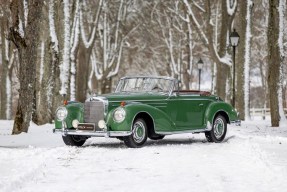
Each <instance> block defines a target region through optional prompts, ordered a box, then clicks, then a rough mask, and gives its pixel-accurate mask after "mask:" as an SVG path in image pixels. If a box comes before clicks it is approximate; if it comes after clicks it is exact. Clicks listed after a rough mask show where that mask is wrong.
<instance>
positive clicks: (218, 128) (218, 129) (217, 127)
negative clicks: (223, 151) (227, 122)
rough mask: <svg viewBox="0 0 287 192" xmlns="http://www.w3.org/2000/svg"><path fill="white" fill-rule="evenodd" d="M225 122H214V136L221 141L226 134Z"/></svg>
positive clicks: (219, 120) (217, 120) (220, 120)
mask: <svg viewBox="0 0 287 192" xmlns="http://www.w3.org/2000/svg"><path fill="white" fill-rule="evenodd" d="M224 129H225V127H224V122H223V120H222V119H220V118H218V119H216V120H215V122H214V127H213V131H214V135H215V137H216V139H220V137H222V135H223V134H224Z"/></svg>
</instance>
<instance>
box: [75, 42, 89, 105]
mask: <svg viewBox="0 0 287 192" xmlns="http://www.w3.org/2000/svg"><path fill="white" fill-rule="evenodd" d="M91 49H92V47H91V48H88V49H86V48H85V46H84V45H83V43H80V45H79V52H78V59H79V62H78V63H77V77H76V87H77V91H76V100H77V101H80V102H84V101H85V100H86V97H87V90H88V81H89V75H90V73H91V69H90V68H89V66H90V57H91Z"/></svg>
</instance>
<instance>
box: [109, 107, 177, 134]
mask: <svg viewBox="0 0 287 192" xmlns="http://www.w3.org/2000/svg"><path fill="white" fill-rule="evenodd" d="M123 108H124V109H125V111H126V118H125V119H124V121H122V122H121V123H117V122H115V121H114V119H113V113H114V111H115V110H116V109H114V110H112V111H110V113H109V114H108V116H107V127H108V129H109V130H110V131H131V129H132V124H133V121H134V119H135V118H136V116H137V115H138V114H139V113H147V114H148V115H149V116H150V117H151V118H152V119H153V122H154V128H155V131H156V132H158V131H159V132H160V131H171V130H175V124H174V123H173V122H172V121H171V120H170V117H169V116H168V115H167V114H166V113H165V112H163V111H162V110H160V109H158V108H155V107H153V106H151V105H146V104H142V103H133V104H128V105H126V106H124V107H123Z"/></svg>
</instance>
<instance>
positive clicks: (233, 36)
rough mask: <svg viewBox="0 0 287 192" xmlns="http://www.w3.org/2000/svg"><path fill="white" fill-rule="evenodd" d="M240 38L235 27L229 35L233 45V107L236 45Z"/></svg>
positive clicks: (233, 104)
mask: <svg viewBox="0 0 287 192" xmlns="http://www.w3.org/2000/svg"><path fill="white" fill-rule="evenodd" d="M239 38H240V37H239V35H238V33H237V32H236V30H235V29H233V32H231V34H230V36H229V40H230V43H231V46H232V47H233V82H232V101H231V104H232V106H233V107H235V51H236V47H237V46H238V42H239Z"/></svg>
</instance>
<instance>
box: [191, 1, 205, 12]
mask: <svg viewBox="0 0 287 192" xmlns="http://www.w3.org/2000/svg"><path fill="white" fill-rule="evenodd" d="M192 3H193V4H194V5H195V7H196V8H198V9H199V10H200V11H202V12H206V11H205V9H203V8H202V7H201V6H200V5H198V3H196V2H195V1H192Z"/></svg>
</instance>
